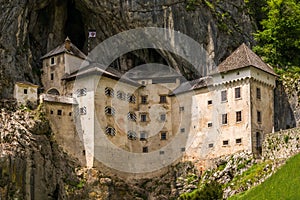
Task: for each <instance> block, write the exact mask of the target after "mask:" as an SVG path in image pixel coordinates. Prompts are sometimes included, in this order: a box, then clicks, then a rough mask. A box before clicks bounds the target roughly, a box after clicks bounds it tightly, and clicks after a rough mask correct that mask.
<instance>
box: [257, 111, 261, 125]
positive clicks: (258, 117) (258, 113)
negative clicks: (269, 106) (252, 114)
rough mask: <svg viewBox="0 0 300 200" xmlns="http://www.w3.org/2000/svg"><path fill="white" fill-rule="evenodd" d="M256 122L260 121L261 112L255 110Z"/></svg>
mask: <svg viewBox="0 0 300 200" xmlns="http://www.w3.org/2000/svg"><path fill="white" fill-rule="evenodd" d="M257 122H258V123H261V112H260V111H257Z"/></svg>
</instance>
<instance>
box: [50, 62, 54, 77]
mask: <svg viewBox="0 0 300 200" xmlns="http://www.w3.org/2000/svg"><path fill="white" fill-rule="evenodd" d="M54 64H55V58H54V57H52V58H50V65H54ZM51 80H52V79H51Z"/></svg>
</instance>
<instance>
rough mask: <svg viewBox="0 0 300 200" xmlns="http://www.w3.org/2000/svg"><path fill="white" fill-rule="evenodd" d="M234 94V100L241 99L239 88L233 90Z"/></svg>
mask: <svg viewBox="0 0 300 200" xmlns="http://www.w3.org/2000/svg"><path fill="white" fill-rule="evenodd" d="M234 94H235V98H236V99H239V98H241V88H240V87H237V88H235V89H234Z"/></svg>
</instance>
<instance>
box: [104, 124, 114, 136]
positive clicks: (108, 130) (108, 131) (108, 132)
mask: <svg viewBox="0 0 300 200" xmlns="http://www.w3.org/2000/svg"><path fill="white" fill-rule="evenodd" d="M105 133H106V135H110V136H115V135H116V129H115V128H114V127H111V126H107V127H106V129H105Z"/></svg>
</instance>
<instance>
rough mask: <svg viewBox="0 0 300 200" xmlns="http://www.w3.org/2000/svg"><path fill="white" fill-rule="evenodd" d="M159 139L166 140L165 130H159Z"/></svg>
mask: <svg viewBox="0 0 300 200" xmlns="http://www.w3.org/2000/svg"><path fill="white" fill-rule="evenodd" d="M160 139H161V140H166V139H167V132H161V133H160Z"/></svg>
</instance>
